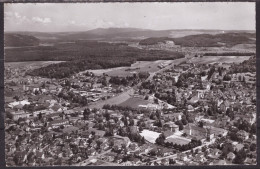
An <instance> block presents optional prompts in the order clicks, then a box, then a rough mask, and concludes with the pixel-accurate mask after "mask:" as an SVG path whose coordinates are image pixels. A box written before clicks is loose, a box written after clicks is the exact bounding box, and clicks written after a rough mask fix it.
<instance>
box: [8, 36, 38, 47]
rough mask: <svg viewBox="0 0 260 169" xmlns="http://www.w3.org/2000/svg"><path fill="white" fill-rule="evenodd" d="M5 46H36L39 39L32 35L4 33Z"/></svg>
mask: <svg viewBox="0 0 260 169" xmlns="http://www.w3.org/2000/svg"><path fill="white" fill-rule="evenodd" d="M4 42H5V46H6V47H23V46H38V45H39V43H40V40H39V39H38V38H36V37H34V36H30V35H21V34H13V33H7V34H5V35H4Z"/></svg>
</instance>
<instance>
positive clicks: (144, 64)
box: [88, 60, 175, 77]
mask: <svg viewBox="0 0 260 169" xmlns="http://www.w3.org/2000/svg"><path fill="white" fill-rule="evenodd" d="M174 62H175V61H174V60H157V61H137V62H135V63H134V64H132V65H131V67H117V68H111V69H97V70H88V71H89V72H93V73H94V74H95V75H98V76H99V75H102V74H103V73H106V74H107V75H108V76H120V77H126V76H131V75H133V74H134V73H139V72H149V73H153V72H156V71H158V70H160V68H159V67H158V66H159V65H160V64H165V65H169V64H171V63H174Z"/></svg>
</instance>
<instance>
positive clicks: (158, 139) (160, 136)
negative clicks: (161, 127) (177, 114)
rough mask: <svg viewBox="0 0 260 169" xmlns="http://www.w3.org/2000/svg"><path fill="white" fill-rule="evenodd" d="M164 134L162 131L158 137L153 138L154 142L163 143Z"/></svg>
mask: <svg viewBox="0 0 260 169" xmlns="http://www.w3.org/2000/svg"><path fill="white" fill-rule="evenodd" d="M164 141H165V135H164V134H163V133H162V134H160V135H159V137H158V138H157V139H156V140H155V142H156V144H159V145H164Z"/></svg>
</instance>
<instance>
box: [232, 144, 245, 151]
mask: <svg viewBox="0 0 260 169" xmlns="http://www.w3.org/2000/svg"><path fill="white" fill-rule="evenodd" d="M242 148H244V145H243V144H237V145H235V147H234V150H235V151H237V152H238V151H239V150H241V149H242Z"/></svg>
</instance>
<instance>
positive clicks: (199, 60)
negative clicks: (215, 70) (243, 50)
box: [190, 56, 250, 64]
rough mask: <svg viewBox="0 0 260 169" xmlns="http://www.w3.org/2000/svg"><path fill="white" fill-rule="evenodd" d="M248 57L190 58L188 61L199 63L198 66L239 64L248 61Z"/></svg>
mask: <svg viewBox="0 0 260 169" xmlns="http://www.w3.org/2000/svg"><path fill="white" fill-rule="evenodd" d="M249 58H250V57H249V56H203V57H201V58H200V57H197V58H192V59H191V60H190V61H191V62H192V63H199V64H210V63H216V62H220V63H240V62H243V61H244V60H248V59H249Z"/></svg>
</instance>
